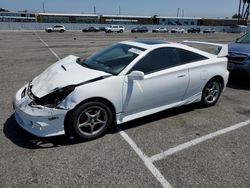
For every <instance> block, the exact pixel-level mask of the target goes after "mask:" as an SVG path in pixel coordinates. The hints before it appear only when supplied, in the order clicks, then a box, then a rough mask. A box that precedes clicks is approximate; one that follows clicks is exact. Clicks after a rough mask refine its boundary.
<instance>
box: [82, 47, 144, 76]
mask: <svg viewBox="0 0 250 188" xmlns="http://www.w3.org/2000/svg"><path fill="white" fill-rule="evenodd" d="M143 51H145V49H143V48H139V47H135V46H130V45H127V44H120V43H118V44H115V45H112V46H110V47H108V48H106V49H104V50H102V51H100V52H98V53H96V54H94V55H92V56H90V57H89V58H87V59H84V60H82V61H80V62H78V63H79V64H80V65H82V66H85V67H88V68H91V69H95V70H100V71H104V72H107V73H110V74H112V75H117V74H119V73H120V72H121V71H122V70H123V69H124V68H125V67H126V66H127V65H128V64H129V63H131V62H132V61H133V60H134V59H135V58H136V57H137V56H138V55H140V53H142V52H143Z"/></svg>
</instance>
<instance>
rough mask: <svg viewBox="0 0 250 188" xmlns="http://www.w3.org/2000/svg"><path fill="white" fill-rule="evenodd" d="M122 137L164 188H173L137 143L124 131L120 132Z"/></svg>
mask: <svg viewBox="0 0 250 188" xmlns="http://www.w3.org/2000/svg"><path fill="white" fill-rule="evenodd" d="M119 132H120V135H121V136H122V137H123V138H124V140H125V141H126V142H127V143H128V144H129V145H130V146H131V147H132V148H133V150H134V151H135V153H136V154H137V155H138V156H139V157H140V158H141V160H142V161H143V162H144V164H145V166H146V167H147V168H148V169H149V170H150V172H151V173H152V174H153V175H154V177H155V178H156V179H157V180H158V181H159V182H160V183H161V185H162V186H163V187H164V188H171V185H170V184H169V183H168V181H167V180H166V179H165V178H164V177H163V175H162V174H161V172H160V171H159V170H158V169H157V168H156V167H155V165H154V164H153V163H152V162H151V160H150V158H149V157H148V156H147V155H146V154H145V153H143V151H142V150H141V149H140V148H139V147H138V146H137V145H136V143H135V142H134V141H133V140H132V139H131V138H130V137H129V136H128V134H127V133H126V132H124V131H122V130H119Z"/></svg>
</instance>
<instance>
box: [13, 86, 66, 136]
mask: <svg viewBox="0 0 250 188" xmlns="http://www.w3.org/2000/svg"><path fill="white" fill-rule="evenodd" d="M27 86H28V84H27V85H25V86H24V87H22V88H21V89H20V90H19V91H18V92H17V93H16V95H15V97H14V100H13V108H14V110H15V119H16V121H17V123H18V124H19V125H20V126H21V127H22V128H23V129H25V130H26V131H28V132H30V133H31V134H34V135H36V136H39V137H50V136H57V135H63V134H65V131H64V119H65V116H66V113H67V110H64V109H55V108H47V107H44V106H40V105H37V106H32V105H30V102H32V99H30V97H29V96H28V95H27V93H25V92H24V90H25V88H27Z"/></svg>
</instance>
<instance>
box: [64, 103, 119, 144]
mask: <svg viewBox="0 0 250 188" xmlns="http://www.w3.org/2000/svg"><path fill="white" fill-rule="evenodd" d="M68 118H69V119H68V121H67V124H66V127H65V132H66V134H68V135H69V136H73V137H75V138H79V139H82V140H86V141H87V140H92V139H96V138H99V137H100V136H102V135H104V134H105V133H106V131H107V129H108V128H109V127H110V126H111V125H112V123H113V120H114V115H113V113H112V110H111V109H110V107H109V106H108V105H106V104H105V103H103V102H99V101H90V102H86V103H84V104H82V105H80V106H79V107H77V108H76V109H75V110H73V112H72V113H71V114H70V115H69V117H68ZM81 124H82V125H81Z"/></svg>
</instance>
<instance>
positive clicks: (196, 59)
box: [176, 49, 210, 99]
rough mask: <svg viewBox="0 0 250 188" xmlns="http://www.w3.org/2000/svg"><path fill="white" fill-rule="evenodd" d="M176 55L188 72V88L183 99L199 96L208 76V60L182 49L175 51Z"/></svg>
mask: <svg viewBox="0 0 250 188" xmlns="http://www.w3.org/2000/svg"><path fill="white" fill-rule="evenodd" d="M176 53H177V54H178V57H179V59H180V62H181V64H186V65H187V67H188V70H189V86H188V89H187V92H186V93H185V96H184V99H188V98H190V97H193V96H196V95H198V94H201V92H202V89H203V87H204V85H205V84H206V82H207V77H208V74H209V73H208V71H207V69H208V67H209V66H210V63H209V62H210V60H209V58H207V57H205V56H202V55H200V54H197V53H194V52H191V51H188V50H184V49H176Z"/></svg>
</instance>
